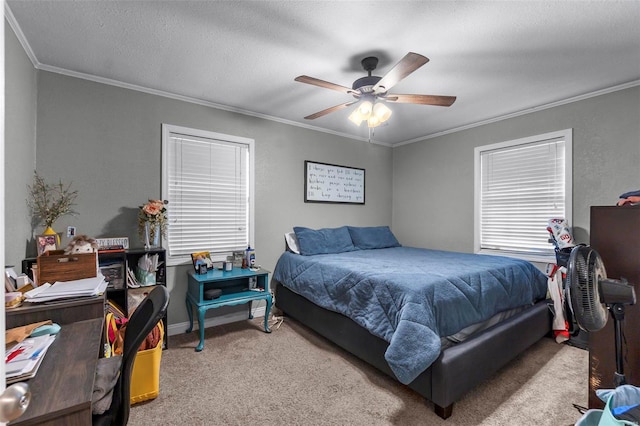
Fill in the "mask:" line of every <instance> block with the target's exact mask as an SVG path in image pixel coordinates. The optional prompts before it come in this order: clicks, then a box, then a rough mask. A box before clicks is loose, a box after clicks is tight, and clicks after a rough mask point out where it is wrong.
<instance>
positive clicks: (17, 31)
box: [4, 2, 40, 69]
mask: <svg viewBox="0 0 640 426" xmlns="http://www.w3.org/2000/svg"><path fill="white" fill-rule="evenodd" d="M4 17H5V18H6V20H7V22H8V23H9V26H10V27H11V29H12V30H13V32H14V34H15V35H16V38H17V39H18V41H19V42H20V45H21V46H22V48H23V49H24V52H25V53H26V54H27V57H28V58H29V60H30V61H31V63H32V64H33V67H34V68H36V69H38V67H39V66H40V62H38V58H36V55H35V53H33V49H31V45H30V44H29V42H28V41H27V38H26V37H25V36H24V33H23V32H22V29H21V28H20V25H19V24H18V21H16V17H15V16H13V12H12V11H11V9H10V8H9V4H8V3H7V2H4Z"/></svg>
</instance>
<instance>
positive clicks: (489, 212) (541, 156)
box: [474, 129, 572, 262]
mask: <svg viewBox="0 0 640 426" xmlns="http://www.w3.org/2000/svg"><path fill="white" fill-rule="evenodd" d="M571 143H572V130H571V129H567V130H562V131H558V132H553V133H547V134H543V135H538V136H532V137H528V138H524V139H518V140H513V141H507V142H501V143H497V144H492V145H487V146H481V147H477V148H476V149H475V218H474V219H475V238H474V245H475V251H476V252H479V253H492V254H499V255H507V256H509V255H511V256H514V257H521V258H525V259H527V260H531V261H541V262H547V261H549V256H553V253H554V252H553V245H552V244H551V243H549V242H548V240H549V233H548V232H547V230H546V229H547V221H548V220H549V219H551V218H554V217H563V218H565V219H567V221H568V222H569V223H571V192H572V191H571V174H572V173H571Z"/></svg>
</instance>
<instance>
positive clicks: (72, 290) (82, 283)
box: [25, 274, 108, 303]
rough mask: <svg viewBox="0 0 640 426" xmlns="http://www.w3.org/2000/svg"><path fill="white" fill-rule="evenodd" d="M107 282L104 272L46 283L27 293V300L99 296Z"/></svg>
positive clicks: (42, 300) (47, 300)
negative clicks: (90, 276) (93, 275)
mask: <svg viewBox="0 0 640 426" xmlns="http://www.w3.org/2000/svg"><path fill="white" fill-rule="evenodd" d="M107 284H108V283H107V282H106V281H105V280H104V277H103V276H102V274H100V275H99V276H97V277H93V278H84V279H79V280H73V281H64V282H60V281H57V282H55V283H53V284H49V283H44V284H42V285H41V286H39V287H36V288H34V289H33V290H31V291H28V292H26V293H25V296H26V301H27V302H34V303H40V302H50V301H53V300H61V299H70V298H77V297H92V296H98V295H100V294H102V293H104V291H105V290H106V288H107Z"/></svg>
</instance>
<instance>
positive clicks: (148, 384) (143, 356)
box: [130, 321, 164, 405]
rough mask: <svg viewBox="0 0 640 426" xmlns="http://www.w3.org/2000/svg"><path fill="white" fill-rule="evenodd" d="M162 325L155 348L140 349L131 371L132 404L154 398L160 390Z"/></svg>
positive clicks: (160, 323)
mask: <svg viewBox="0 0 640 426" xmlns="http://www.w3.org/2000/svg"><path fill="white" fill-rule="evenodd" d="M158 324H159V325H160V340H159V341H158V344H157V345H156V347H155V348H153V349H147V350H144V351H138V355H137V356H136V359H135V361H134V362H133V371H132V372H131V398H130V399H131V404H132V405H133V404H136V403H138V402H142V401H147V400H149V399H154V398H156V397H157V396H158V393H159V392H160V360H161V358H162V342H163V341H164V329H163V327H162V321H160V322H159V323H158Z"/></svg>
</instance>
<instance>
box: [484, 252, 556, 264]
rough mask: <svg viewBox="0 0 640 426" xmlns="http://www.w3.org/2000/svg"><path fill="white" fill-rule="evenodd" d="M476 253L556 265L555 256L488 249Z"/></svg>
mask: <svg viewBox="0 0 640 426" xmlns="http://www.w3.org/2000/svg"><path fill="white" fill-rule="evenodd" d="M476 253H477V254H488V255H493V256H505V257H513V258H515V259H522V260H526V261H528V262H532V263H556V256H555V254H531V253H518V252H513V251H501V250H488V249H481V250H479V251H477V252H476Z"/></svg>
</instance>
